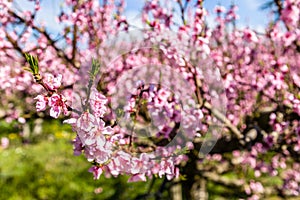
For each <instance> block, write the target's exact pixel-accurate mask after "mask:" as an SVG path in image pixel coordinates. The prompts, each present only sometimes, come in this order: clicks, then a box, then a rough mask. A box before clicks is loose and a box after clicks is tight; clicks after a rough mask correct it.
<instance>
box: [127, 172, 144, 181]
mask: <svg viewBox="0 0 300 200" xmlns="http://www.w3.org/2000/svg"><path fill="white" fill-rule="evenodd" d="M137 181H147V179H146V176H145V174H135V175H133V176H131V177H130V178H129V179H128V182H137Z"/></svg>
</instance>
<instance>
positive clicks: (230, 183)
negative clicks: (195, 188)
mask: <svg viewBox="0 0 300 200" xmlns="http://www.w3.org/2000/svg"><path fill="white" fill-rule="evenodd" d="M201 175H202V176H203V177H204V178H206V179H208V180H210V181H213V182H215V183H218V184H221V185H224V186H227V187H235V188H241V187H242V186H243V185H244V183H245V181H244V180H241V179H232V178H231V179H229V178H225V177H222V176H219V175H218V174H216V173H213V172H204V173H202V174H201Z"/></svg>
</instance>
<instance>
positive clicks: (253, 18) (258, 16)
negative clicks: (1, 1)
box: [15, 0, 270, 31]
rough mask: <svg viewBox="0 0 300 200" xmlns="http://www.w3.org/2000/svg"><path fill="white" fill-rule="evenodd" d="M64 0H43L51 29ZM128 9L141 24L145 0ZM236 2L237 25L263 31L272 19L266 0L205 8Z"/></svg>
mask: <svg viewBox="0 0 300 200" xmlns="http://www.w3.org/2000/svg"><path fill="white" fill-rule="evenodd" d="M15 1H16V2H18V5H19V7H21V8H22V9H30V8H32V4H30V3H25V2H27V1H24V0H15ZM62 2H63V0H43V1H42V4H41V8H42V9H41V11H40V12H39V14H38V16H37V18H38V21H40V22H42V21H44V22H45V24H46V25H47V26H48V27H49V29H50V30H51V31H55V30H59V29H60V26H59V25H58V24H57V23H56V21H55V16H56V15H57V14H58V13H59V11H60V6H61V5H62ZM126 2H127V9H126V15H127V16H128V18H129V20H132V21H133V22H132V23H135V24H139V23H140V21H139V20H138V16H139V15H138V14H139V10H141V8H142V6H143V0H127V1H126ZM232 2H234V3H235V4H236V5H238V6H239V10H238V14H239V16H240V19H239V21H238V22H237V25H238V26H239V27H244V26H250V27H251V28H255V29H257V30H260V31H262V30H263V27H265V25H266V24H267V22H268V21H269V19H270V15H269V14H268V12H267V11H261V10H259V6H260V5H261V4H262V3H264V2H265V0H235V1H233V0H205V1H204V6H205V8H206V9H207V10H208V11H209V12H210V13H211V14H213V9H214V7H215V5H217V4H220V5H223V6H225V7H226V8H228V7H229V6H230V5H231V3H232ZM214 17H215V16H214V15H211V16H209V17H208V18H207V21H208V23H209V24H210V25H213V23H214Z"/></svg>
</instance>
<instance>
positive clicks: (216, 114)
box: [204, 102, 244, 139]
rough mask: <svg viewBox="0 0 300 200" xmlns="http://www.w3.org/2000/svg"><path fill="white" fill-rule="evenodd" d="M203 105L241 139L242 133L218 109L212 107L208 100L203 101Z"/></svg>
mask: <svg viewBox="0 0 300 200" xmlns="http://www.w3.org/2000/svg"><path fill="white" fill-rule="evenodd" d="M204 107H205V108H206V109H208V110H209V111H210V112H211V113H212V114H213V115H214V116H215V117H216V118H217V119H218V120H220V121H221V122H223V123H224V124H225V125H226V127H227V128H229V129H230V131H231V132H232V133H233V134H234V135H235V136H236V138H238V139H243V138H244V136H243V134H242V133H241V132H240V131H239V130H238V129H237V127H236V126H234V125H233V124H232V123H231V122H230V121H229V119H227V117H226V116H225V115H223V114H222V113H221V112H220V111H219V110H218V109H216V108H213V107H212V105H211V104H210V103H208V102H204Z"/></svg>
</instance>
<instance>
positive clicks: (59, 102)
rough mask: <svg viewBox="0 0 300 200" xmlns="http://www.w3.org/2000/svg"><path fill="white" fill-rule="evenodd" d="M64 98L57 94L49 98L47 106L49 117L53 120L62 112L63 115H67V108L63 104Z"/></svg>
mask: <svg viewBox="0 0 300 200" xmlns="http://www.w3.org/2000/svg"><path fill="white" fill-rule="evenodd" d="M65 101H66V100H65V97H64V96H62V95H58V94H53V95H52V96H51V97H50V98H49V102H48V105H49V106H50V107H51V108H50V116H51V117H53V118H58V116H59V115H60V114H61V113H62V112H63V114H64V115H67V114H68V108H67V106H66V104H65Z"/></svg>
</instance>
